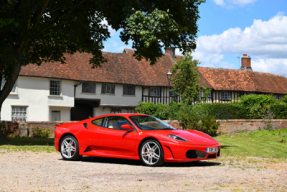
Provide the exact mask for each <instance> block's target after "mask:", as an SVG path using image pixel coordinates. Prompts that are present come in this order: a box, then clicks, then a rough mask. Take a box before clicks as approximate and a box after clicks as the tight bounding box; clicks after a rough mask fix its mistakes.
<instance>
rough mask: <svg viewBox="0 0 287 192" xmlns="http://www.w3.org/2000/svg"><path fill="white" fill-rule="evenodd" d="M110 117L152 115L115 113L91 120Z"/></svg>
mask: <svg viewBox="0 0 287 192" xmlns="http://www.w3.org/2000/svg"><path fill="white" fill-rule="evenodd" d="M110 116H122V117H130V116H150V115H147V114H140V113H113V114H105V115H100V116H95V117H92V118H90V119H95V118H103V117H110Z"/></svg>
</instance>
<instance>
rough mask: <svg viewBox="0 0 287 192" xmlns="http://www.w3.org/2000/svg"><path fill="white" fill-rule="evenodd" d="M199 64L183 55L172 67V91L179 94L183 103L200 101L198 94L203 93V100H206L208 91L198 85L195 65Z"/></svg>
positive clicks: (188, 56)
mask: <svg viewBox="0 0 287 192" xmlns="http://www.w3.org/2000/svg"><path fill="white" fill-rule="evenodd" d="M199 64H200V62H199V61H198V60H193V57H192V56H191V55H190V54H185V56H184V57H181V59H180V60H179V61H177V63H176V64H175V65H174V66H173V67H172V74H174V75H173V78H172V81H173V83H174V88H173V90H174V91H175V93H176V94H180V95H181V98H182V101H183V102H184V103H187V104H190V103H191V102H194V101H200V100H201V98H200V92H201V91H203V92H204V98H205V99H206V98H207V96H208V94H209V93H210V90H209V89H207V88H206V87H205V86H200V85H199V81H200V79H199V74H198V71H197V68H198V67H197V65H199Z"/></svg>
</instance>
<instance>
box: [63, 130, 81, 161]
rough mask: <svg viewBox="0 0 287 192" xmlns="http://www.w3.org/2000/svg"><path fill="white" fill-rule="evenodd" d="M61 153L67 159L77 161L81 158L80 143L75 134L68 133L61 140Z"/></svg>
mask: <svg viewBox="0 0 287 192" xmlns="http://www.w3.org/2000/svg"><path fill="white" fill-rule="evenodd" d="M61 155H62V157H63V158H64V159H65V160H70V161H76V160H79V159H81V157H82V156H80V155H79V143H78V141H77V139H76V138H75V137H74V136H72V135H67V136H65V137H64V138H63V139H62V140H61Z"/></svg>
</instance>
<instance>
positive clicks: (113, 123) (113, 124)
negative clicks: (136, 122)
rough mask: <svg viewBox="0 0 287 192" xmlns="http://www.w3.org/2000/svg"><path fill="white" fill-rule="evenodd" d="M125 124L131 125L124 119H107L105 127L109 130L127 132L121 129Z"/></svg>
mask: <svg viewBox="0 0 287 192" xmlns="http://www.w3.org/2000/svg"><path fill="white" fill-rule="evenodd" d="M124 124H129V125H131V123H130V122H129V121H128V120H127V119H126V118H124V117H119V116H115V117H107V119H106V121H105V126H104V127H106V128H109V129H116V130H125V129H122V128H121V126H122V125H124ZM125 131H126V130H125Z"/></svg>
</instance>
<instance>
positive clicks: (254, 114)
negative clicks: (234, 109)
mask: <svg viewBox="0 0 287 192" xmlns="http://www.w3.org/2000/svg"><path fill="white" fill-rule="evenodd" d="M277 102H278V101H277V100H276V98H275V97H274V96H272V95H245V96H242V97H241V99H240V102H239V104H240V106H241V108H242V110H243V113H245V114H246V116H247V118H249V119H262V118H263V115H264V114H267V112H268V110H269V108H270V107H271V106H272V105H274V104H275V103H277Z"/></svg>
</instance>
